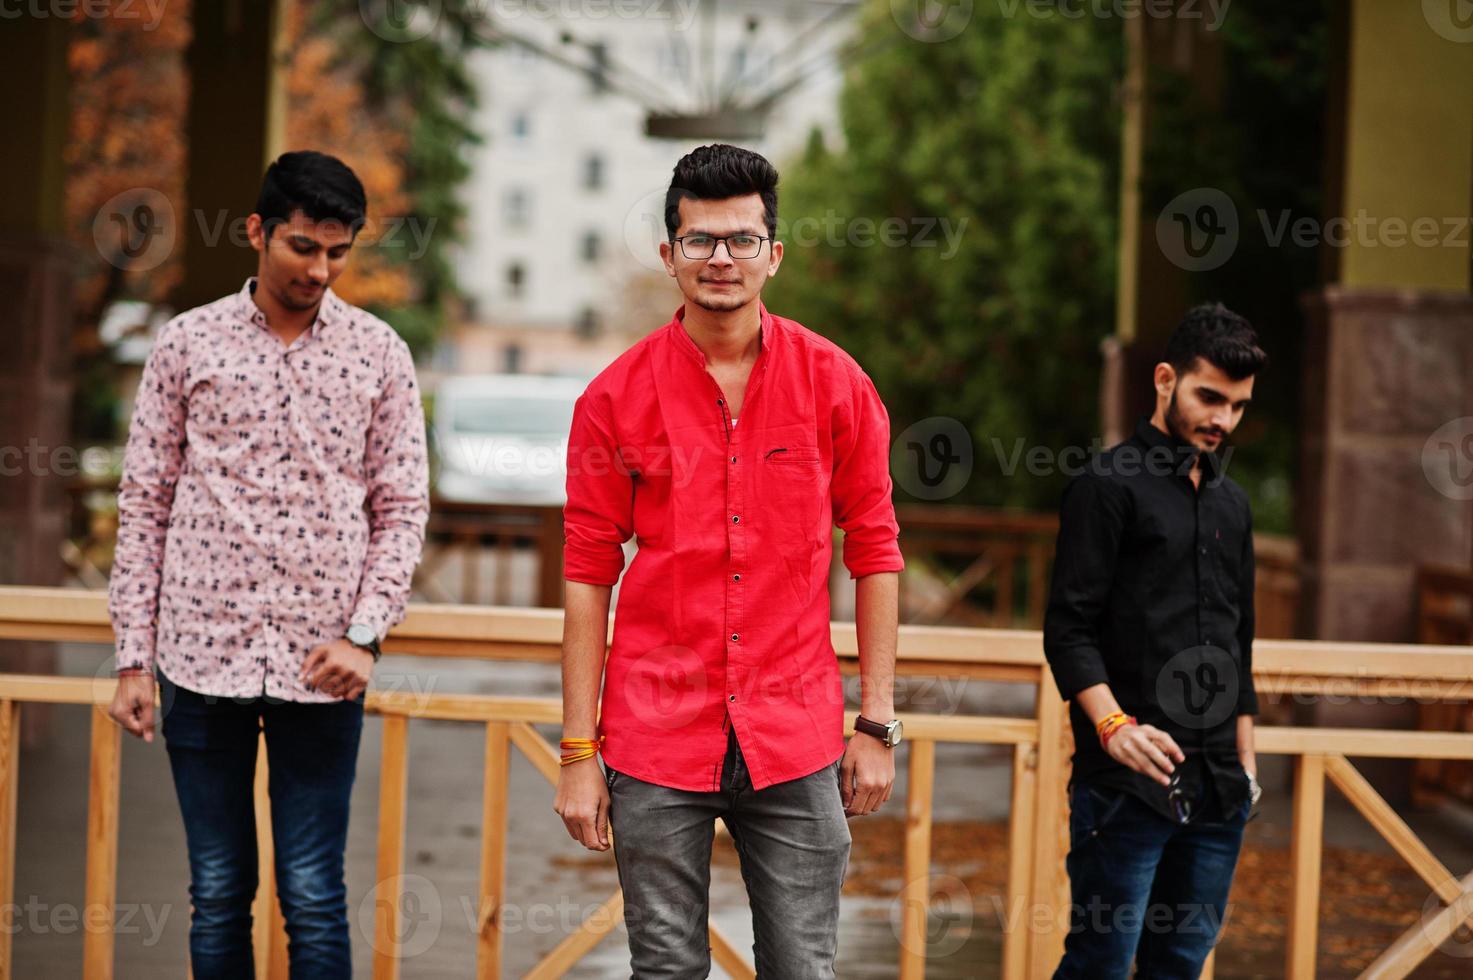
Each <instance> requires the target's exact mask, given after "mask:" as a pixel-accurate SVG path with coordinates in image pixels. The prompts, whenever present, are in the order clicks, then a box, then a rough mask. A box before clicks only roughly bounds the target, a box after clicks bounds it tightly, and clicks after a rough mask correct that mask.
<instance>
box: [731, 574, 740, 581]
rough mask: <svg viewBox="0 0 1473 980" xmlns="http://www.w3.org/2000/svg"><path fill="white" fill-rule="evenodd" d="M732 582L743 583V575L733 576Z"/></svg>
mask: <svg viewBox="0 0 1473 980" xmlns="http://www.w3.org/2000/svg"><path fill="white" fill-rule="evenodd" d="M731 580H732V581H733V582H740V581H741V580H742V577H741V575H733V576H732V577H731Z"/></svg>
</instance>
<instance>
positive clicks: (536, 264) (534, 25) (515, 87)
mask: <svg viewBox="0 0 1473 980" xmlns="http://www.w3.org/2000/svg"><path fill="white" fill-rule="evenodd" d="M535 6H536V5H530V4H529V5H526V7H525V8H522V7H519V8H518V9H519V10H520V11H521V14H520V15H519V16H508V15H507V14H509V13H510V11H507V12H503V16H502V17H501V18H500V19H499V20H498V21H497V23H498V24H499V25H500V26H501V28H502V29H503V30H504V31H505V32H506V33H507V35H508V39H507V40H506V41H505V43H503V44H501V45H500V46H498V47H496V48H494V49H492V50H488V51H482V52H479V53H477V54H476V56H475V58H474V60H473V62H472V71H473V73H474V75H475V77H476V79H477V80H478V83H479V86H480V91H481V107H480V109H479V111H478V115H477V118H476V120H475V123H474V125H475V128H476V129H477V131H478V132H480V133H481V134H482V135H483V136H484V138H485V143H484V145H483V146H481V147H480V148H479V150H478V152H477V153H476V155H475V158H474V161H473V166H474V174H473V176H472V177H471V178H470V179H469V180H468V181H467V183H466V185H465V191H464V193H465V200H466V204H467V207H468V210H469V221H468V222H467V227H466V239H467V241H466V245H465V247H464V250H463V252H462V253H461V255H460V258H459V265H458V271H459V277H460V283H461V285H462V287H463V288H464V289H465V291H466V292H467V293H468V294H469V296H470V297H471V302H470V304H469V308H468V309H467V310H466V311H465V314H466V315H465V321H466V322H465V324H464V325H463V327H462V328H461V329H459V330H456V331H454V333H453V334H452V336H451V337H450V338H448V339H447V340H446V342H445V346H444V349H442V351H441V352H440V356H439V358H438V360H437V364H436V366H437V367H439V368H441V369H446V370H454V371H458V372H463V371H525V372H538V373H542V372H553V373H565V374H582V375H590V376H591V375H592V374H594V373H596V372H597V371H598V370H599V369H601V368H602V367H603V366H604V365H605V364H607V363H608V361H609V360H611V359H612V358H613V357H614V356H616V355H617V354H618V353H619V351H621V350H623V349H624V348H625V347H626V346H628V342H629V339H630V337H631V336H638V335H641V334H643V333H646V332H648V331H649V330H650V329H653V328H654V327H656V326H658V325H660V324H661V323H663V322H664V321H665V320H666V318H668V316H669V315H670V313H671V311H672V310H674V309H675V307H676V306H677V305H678V304H679V295H678V293H677V292H676V290H675V288H674V285H673V283H671V282H670V281H669V280H668V278H667V277H666V275H665V273H664V271H663V268H662V267H661V265H660V260H659V254H658V243H659V241H660V240H661V239H662V238H663V236H664V231H663V217H662V208H663V200H664V192H665V188H666V186H667V185H668V184H669V181H670V172H671V169H672V168H673V167H674V165H675V162H676V161H677V160H678V159H679V158H680V157H681V156H682V155H683V154H684V153H686V152H687V151H688V150H690V149H691V148H693V147H695V146H698V145H701V144H703V143H709V142H719V141H720V142H733V143H738V144H740V145H743V146H748V147H750V148H752V149H754V150H757V151H758V152H761V153H763V154H764V155H766V156H768V157H769V158H771V159H772V160H773V161H774V162H775V163H777V164H778V165H779V167H781V166H782V165H783V163H784V162H785V161H789V160H791V159H792V158H793V157H794V156H795V155H796V154H797V153H798V152H800V151H801V149H802V147H803V145H804V143H805V142H806V140H807V139H808V136H809V134H810V133H811V131H812V130H813V128H814V127H819V128H820V129H822V130H823V131H825V134H826V138H827V139H829V140H830V141H833V140H835V139H837V133H838V92H839V83H840V73H839V70H838V63H839V55H838V53H837V52H838V48H839V46H840V45H841V43H842V42H843V40H844V38H845V36H846V35H847V32H848V29H849V22H850V20H851V17H850V13H851V11H852V5H850V4H847V3H784V2H774V0H740V2H723V3H721V4H719V5H718V4H714V3H699V2H696V0H686V2H683V3H680V2H666V3H655V4H644V5H638V6H639V9H640V10H641V11H642V14H641V15H640V16H637V17H621V16H618V14H617V12H616V11H617V10H618V8H619V5H617V4H614V5H605V7H607V8H608V9H603V8H602V7H600V8H595V7H594V6H593V5H585V9H584V12H583V13H582V14H581V15H579V16H571V15H570V14H571V13H572V11H569V10H565V11H563V14H564V15H565V16H562V17H560V18H553V17H539V16H535V15H534V14H533V12H532V9H531V8H533V7H535ZM547 9H548V10H549V11H555V10H556V9H557V7H556V5H548V7H547ZM595 10H602V12H603V14H604V15H603V16H595V15H594V11H595ZM789 79H795V80H797V81H798V84H797V85H795V86H794V87H793V88H792V90H791V91H789V92H788V93H786V94H785V95H783V96H782V97H781V98H778V99H776V100H775V102H774V103H773V105H772V108H771V110H770V111H769V112H765V113H762V112H754V111H751V110H750V109H749V108H748V105H749V103H750V102H752V101H754V100H758V99H761V98H763V97H764V96H765V95H766V94H768V92H769V91H770V90H771V89H772V87H773V86H774V85H781V84H783V83H785V82H786V81H788V80H789ZM652 115H653V116H655V117H657V118H656V119H655V120H654V121H653V122H652V121H651V117H652ZM652 127H653V129H654V130H655V131H656V132H658V133H660V134H661V135H649V132H648V131H649V129H650V128H652Z"/></svg>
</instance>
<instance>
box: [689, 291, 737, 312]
mask: <svg viewBox="0 0 1473 980" xmlns="http://www.w3.org/2000/svg"><path fill="white" fill-rule="evenodd" d="M691 302H693V303H695V304H696V305H697V306H699V307H700V308H701V309H703V310H709V311H710V312H712V313H730V312H731V311H732V310H739V309H741V308H742V307H744V306H746V305H747V304H748V303H750V302H751V299H750V298H743V297H741V296H721V295H719V294H718V295H716V296H708V297H706V298H702V297H701V294H700V293H697V294H696V295H695V297H693V298H692V300H691Z"/></svg>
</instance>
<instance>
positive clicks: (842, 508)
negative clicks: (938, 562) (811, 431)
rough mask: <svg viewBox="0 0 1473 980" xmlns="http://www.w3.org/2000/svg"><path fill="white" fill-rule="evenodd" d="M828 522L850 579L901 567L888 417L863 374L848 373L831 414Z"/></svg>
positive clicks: (877, 395) (896, 569)
mask: <svg viewBox="0 0 1473 980" xmlns="http://www.w3.org/2000/svg"><path fill="white" fill-rule="evenodd" d="M832 425H833V428H832V435H833V448H834V463H833V477H832V480H831V482H830V487H831V492H832V497H833V508H834V523H835V524H837V525H838V526H839V527H840V528H841V529H842V530H843V532H844V567H845V568H847V569H848V570H849V576H850V578H856V579H857V578H863V577H864V576H866V575H873V574H875V573H876V572H898V571H901V570H902V569H904V568H905V560H904V559H903V558H902V557H901V554H900V541H899V536H900V525H899V524H897V523H896V521H895V501H894V499H893V484H892V483H891V480H890V416H889V415H888V413H886V411H885V405H884V403H883V402H882V401H880V393H879V392H878V391H876V390H875V386H874V383H873V382H872V381H870V379H869V376H868V375H866V374H865V373H864V372H863V371H861V370H859V369H858V368H857V367H856V368H855V369H854V372H853V377H852V378H851V383H850V392H849V397H848V398H847V399H842V400H840V401H839V403H838V404H837V405H836V406H835V410H834V415H833V423H832Z"/></svg>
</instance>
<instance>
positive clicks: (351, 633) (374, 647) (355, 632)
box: [343, 623, 381, 662]
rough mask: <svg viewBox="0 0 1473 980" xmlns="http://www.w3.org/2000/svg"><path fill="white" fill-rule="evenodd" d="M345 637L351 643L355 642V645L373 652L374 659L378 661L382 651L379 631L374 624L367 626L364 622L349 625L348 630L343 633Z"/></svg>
mask: <svg viewBox="0 0 1473 980" xmlns="http://www.w3.org/2000/svg"><path fill="white" fill-rule="evenodd" d="M343 638H344V639H346V640H347V641H348V642H349V643H351V644H353V645H354V646H355V647H359V648H360V649H363V650H367V651H368V652H369V653H371V654H373V659H374V661H375V662H377V661H378V658H379V656H380V655H381V651H380V650H379V647H378V631H377V630H375V629H374V628H373V627H372V626H365V625H363V624H362V623H354V624H353V625H352V626H349V627H348V632H347V633H345V634H343Z"/></svg>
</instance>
